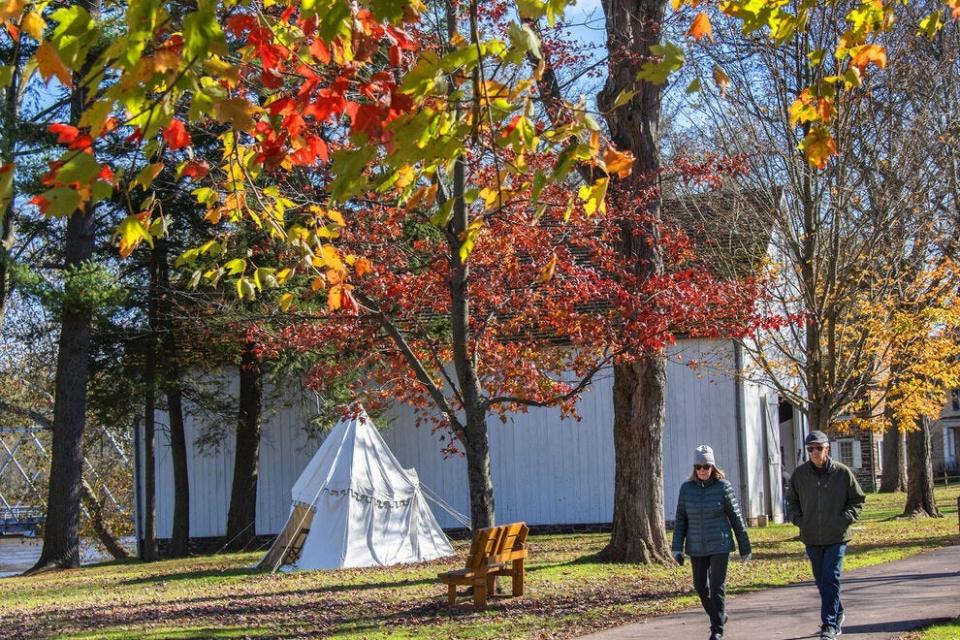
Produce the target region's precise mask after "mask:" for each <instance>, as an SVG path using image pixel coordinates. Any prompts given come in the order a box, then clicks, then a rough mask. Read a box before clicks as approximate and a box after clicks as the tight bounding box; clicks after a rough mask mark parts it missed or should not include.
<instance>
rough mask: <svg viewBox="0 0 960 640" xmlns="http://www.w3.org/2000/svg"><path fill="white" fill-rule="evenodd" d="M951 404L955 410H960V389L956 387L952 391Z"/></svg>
mask: <svg viewBox="0 0 960 640" xmlns="http://www.w3.org/2000/svg"><path fill="white" fill-rule="evenodd" d="M950 406H951V407H953V410H954V411H960V389H954V390H953V391H951V392H950Z"/></svg>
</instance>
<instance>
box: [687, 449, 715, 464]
mask: <svg viewBox="0 0 960 640" xmlns="http://www.w3.org/2000/svg"><path fill="white" fill-rule="evenodd" d="M693 464H709V465H711V466H714V467H715V466H717V463H716V462H715V461H714V458H713V449H711V448H710V447H708V446H707V445H705V444H702V445H700V446H699V447H697V448H696V449H694V450H693Z"/></svg>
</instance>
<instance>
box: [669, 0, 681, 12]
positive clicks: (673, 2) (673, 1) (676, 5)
mask: <svg viewBox="0 0 960 640" xmlns="http://www.w3.org/2000/svg"><path fill="white" fill-rule="evenodd" d="M670 6H671V7H673V10H674V11H679V10H680V7H682V6H683V0H670Z"/></svg>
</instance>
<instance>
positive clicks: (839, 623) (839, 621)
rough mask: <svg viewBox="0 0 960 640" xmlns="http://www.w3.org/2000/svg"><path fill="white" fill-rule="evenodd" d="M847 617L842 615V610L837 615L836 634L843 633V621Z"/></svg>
mask: <svg viewBox="0 0 960 640" xmlns="http://www.w3.org/2000/svg"><path fill="white" fill-rule="evenodd" d="M846 619H847V616H845V615H844V613H843V611H841V612H840V615H839V616H837V635H840V634H841V633H843V622H844V620H846Z"/></svg>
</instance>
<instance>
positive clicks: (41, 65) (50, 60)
mask: <svg viewBox="0 0 960 640" xmlns="http://www.w3.org/2000/svg"><path fill="white" fill-rule="evenodd" d="M34 58H35V59H36V61H37V68H38V69H39V70H40V76H41V77H42V78H43V80H44V81H45V82H50V78H52V77H53V76H57V80H59V81H60V83H61V84H63V85H64V86H65V87H69V86H70V85H71V84H73V76H72V75H71V74H70V69H68V68H67V65H65V64H63V60H61V59H60V54H59V53H57V50H56V49H54V48H53V45H51V44H50V43H49V42H44V43H42V44H41V45H40V47H39V48H38V49H37V52H36V53H35V54H34Z"/></svg>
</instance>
